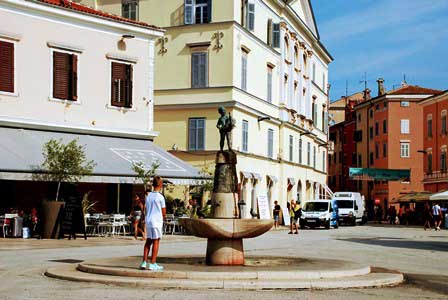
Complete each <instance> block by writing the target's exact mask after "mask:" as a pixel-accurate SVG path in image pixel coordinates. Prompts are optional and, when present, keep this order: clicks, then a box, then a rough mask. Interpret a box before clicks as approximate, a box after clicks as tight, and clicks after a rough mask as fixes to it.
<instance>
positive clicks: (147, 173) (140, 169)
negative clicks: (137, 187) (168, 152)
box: [132, 161, 160, 190]
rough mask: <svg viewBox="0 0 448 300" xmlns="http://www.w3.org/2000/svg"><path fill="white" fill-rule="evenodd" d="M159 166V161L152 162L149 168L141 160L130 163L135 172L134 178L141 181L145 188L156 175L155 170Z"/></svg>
mask: <svg viewBox="0 0 448 300" xmlns="http://www.w3.org/2000/svg"><path fill="white" fill-rule="evenodd" d="M159 167H160V163H159V162H158V161H157V162H153V163H152V164H151V167H150V168H147V167H146V165H145V164H144V163H143V162H141V161H139V162H133V163H132V170H133V171H134V172H135V173H136V174H137V176H135V178H136V179H137V180H140V181H141V182H142V183H143V186H144V187H145V190H146V188H147V186H148V183H149V182H150V181H151V179H152V178H153V177H154V176H155V175H156V171H157V169H158V168H159Z"/></svg>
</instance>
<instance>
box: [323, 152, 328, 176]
mask: <svg viewBox="0 0 448 300" xmlns="http://www.w3.org/2000/svg"><path fill="white" fill-rule="evenodd" d="M326 157H327V153H326V152H325V151H323V152H322V171H324V172H325V167H326V162H325V158H326Z"/></svg>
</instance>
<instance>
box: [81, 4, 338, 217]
mask: <svg viewBox="0 0 448 300" xmlns="http://www.w3.org/2000/svg"><path fill="white" fill-rule="evenodd" d="M83 2H84V3H86V4H88V5H91V6H95V7H96V8H98V9H101V10H105V11H108V12H112V13H115V14H117V15H123V16H125V17H129V18H135V19H138V20H141V21H147V22H151V24H155V25H157V26H160V27H163V28H164V29H165V30H166V32H165V37H164V38H161V39H160V40H159V41H158V43H157V44H156V52H157V55H156V60H155V90H154V93H155V99H154V101H155V108H154V109H155V112H154V114H155V117H154V127H155V130H157V131H159V132H160V136H159V137H158V138H157V139H156V140H155V142H156V143H157V144H159V145H161V146H162V147H163V148H165V149H167V150H171V152H172V153H173V154H175V155H176V156H178V157H179V158H181V159H183V160H185V161H187V162H189V163H191V164H192V165H194V166H196V167H198V168H202V167H209V168H213V166H214V157H215V153H216V151H217V150H218V149H219V137H218V131H217V129H216V122H217V119H218V112H217V108H218V107H219V106H224V107H225V108H226V109H227V111H228V112H230V113H231V114H232V116H233V118H235V120H236V124H237V127H236V128H235V129H234V131H233V137H232V141H233V148H234V150H235V151H236V152H237V153H238V165H237V167H238V172H239V177H240V186H241V193H240V201H244V202H245V203H246V207H247V209H246V211H247V213H246V214H247V215H246V216H249V213H250V211H251V209H252V210H256V206H257V197H258V195H261V194H265V195H267V196H268V199H269V200H270V204H271V205H272V204H273V202H274V200H278V201H279V202H280V205H283V206H284V205H285V204H286V201H289V200H290V199H292V198H294V199H297V198H298V199H299V200H300V201H304V200H305V201H306V200H307V199H312V198H317V197H321V195H319V194H323V193H324V191H325V188H324V187H326V180H327V167H326V164H327V161H326V160H327V159H326V157H327V141H328V138H327V135H328V134H327V133H328V130H327V127H328V124H327V123H328V112H327V110H328V107H329V101H328V95H327V79H328V64H329V63H330V62H331V61H332V57H331V56H330V54H329V53H328V52H327V51H326V49H325V47H324V46H323V45H322V44H321V42H320V40H319V33H318V30H317V27H316V23H315V19H314V15H313V11H312V7H311V4H310V2H309V1H308V0H290V1H280V0H169V1H166V0H147V1H143V0H140V1H137V0H126V1H117V0H85V1H83Z"/></svg>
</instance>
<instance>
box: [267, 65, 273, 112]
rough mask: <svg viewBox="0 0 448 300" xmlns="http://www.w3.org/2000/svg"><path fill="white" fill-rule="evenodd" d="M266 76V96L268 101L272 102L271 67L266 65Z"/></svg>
mask: <svg viewBox="0 0 448 300" xmlns="http://www.w3.org/2000/svg"><path fill="white" fill-rule="evenodd" d="M267 75H268V78H267V97H266V99H267V100H268V102H269V103H272V68H271V67H268V74H267Z"/></svg>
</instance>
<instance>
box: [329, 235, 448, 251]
mask: <svg viewBox="0 0 448 300" xmlns="http://www.w3.org/2000/svg"><path fill="white" fill-rule="evenodd" d="M338 240H340V241H347V242H353V243H361V244H366V245H375V246H383V247H393V248H407V249H417V250H432V251H444V252H446V251H448V242H439V241H410V240H400V239H395V238H378V239H363V238H344V239H338Z"/></svg>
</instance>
